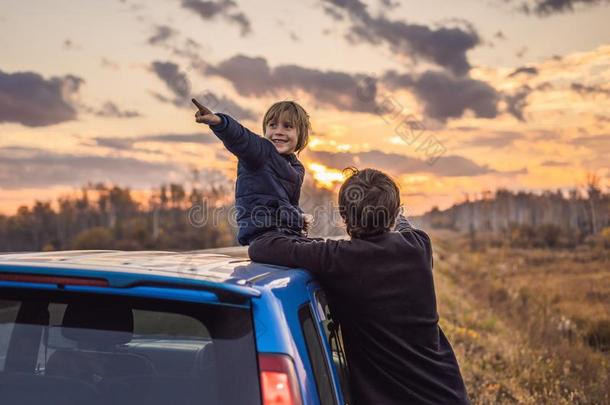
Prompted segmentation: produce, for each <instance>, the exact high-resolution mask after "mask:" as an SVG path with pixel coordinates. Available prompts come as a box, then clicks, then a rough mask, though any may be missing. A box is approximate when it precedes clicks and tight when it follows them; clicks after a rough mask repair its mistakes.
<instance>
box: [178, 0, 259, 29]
mask: <svg viewBox="0 0 610 405" xmlns="http://www.w3.org/2000/svg"><path fill="white" fill-rule="evenodd" d="M182 7H184V8H186V9H189V10H192V11H194V12H196V13H197V14H198V15H199V16H200V17H201V18H203V19H204V20H213V19H215V18H217V17H222V18H224V19H225V20H226V21H228V22H229V23H232V24H236V25H237V26H239V28H240V33H241V36H242V37H243V36H246V35H248V34H249V33H250V32H251V31H252V27H251V23H250V20H249V19H248V17H246V15H245V14H244V13H243V12H241V11H236V10H235V9H236V8H237V3H236V2H235V1H233V0H218V1H201V0H182Z"/></svg>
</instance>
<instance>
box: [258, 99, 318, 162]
mask: <svg viewBox="0 0 610 405" xmlns="http://www.w3.org/2000/svg"><path fill="white" fill-rule="evenodd" d="M282 117H285V118H286V119H287V120H288V121H289V122H290V123H291V124H292V125H294V127H295V128H296V130H297V134H298V136H299V138H298V140H297V146H296V148H295V152H297V153H298V152H300V151H302V150H303V149H305V147H306V146H307V143H308V142H309V130H310V129H311V124H310V123H309V114H307V111H305V109H304V108H303V107H301V106H300V105H299V104H298V103H297V102H295V101H278V102H277V103H275V104H273V105H272V106H271V107H269V109H268V110H267V112H266V113H265V117H264V118H263V133H265V129H266V127H267V124H268V123H269V122H271V121H279V120H280V118H282Z"/></svg>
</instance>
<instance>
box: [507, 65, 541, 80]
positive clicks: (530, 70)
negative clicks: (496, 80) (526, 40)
mask: <svg viewBox="0 0 610 405" xmlns="http://www.w3.org/2000/svg"><path fill="white" fill-rule="evenodd" d="M518 74H527V75H530V76H536V75H537V74H538V68H536V67H534V66H521V67H519V68H517V69H515V70H514V71H513V72H512V73H511V74H509V75H508V77H515V76H517V75H518Z"/></svg>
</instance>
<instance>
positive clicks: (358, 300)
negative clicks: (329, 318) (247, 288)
mask: <svg viewBox="0 0 610 405" xmlns="http://www.w3.org/2000/svg"><path fill="white" fill-rule="evenodd" d="M396 230H397V231H398V232H385V233H382V234H380V235H376V236H373V237H369V238H365V239H355V238H353V239H351V240H327V241H322V240H317V241H314V240H308V239H306V238H291V237H287V236H284V235H281V234H279V233H276V232H270V233H268V234H265V235H263V236H261V237H260V238H259V239H257V240H256V241H254V242H253V244H252V245H250V248H249V254H250V258H251V259H252V260H254V261H257V262H264V263H271V264H278V265H284V266H289V267H300V268H304V269H306V270H309V271H311V272H312V273H314V274H315V275H316V277H317V278H318V280H319V281H320V283H321V284H322V286H323V287H324V288H325V289H326V291H327V296H328V297H329V304H330V309H331V312H332V314H333V318H334V319H335V320H336V321H337V322H338V323H339V324H340V326H341V330H342V336H343V342H344V346H345V352H346V357H347V363H348V366H349V370H350V386H351V391H352V403H353V404H356V405H373V404H374V405H386V404H435V405H437V404H451V405H457V404H468V403H469V402H468V397H467V394H466V388H465V386H464V382H463V380H462V376H461V374H460V369H459V366H458V363H457V360H456V358H455V355H454V353H453V350H452V348H451V345H450V344H449V342H448V341H447V338H446V337H445V335H444V334H443V331H442V330H441V328H440V327H439V326H438V314H437V311H436V298H435V292H434V281H433V277H432V247H431V244H430V238H429V237H428V235H427V234H426V233H425V232H423V231H421V230H417V229H414V228H412V227H411V226H410V224H409V223H408V222H407V221H406V219H404V218H401V219H400V220H399V223H398V225H397V228H396Z"/></svg>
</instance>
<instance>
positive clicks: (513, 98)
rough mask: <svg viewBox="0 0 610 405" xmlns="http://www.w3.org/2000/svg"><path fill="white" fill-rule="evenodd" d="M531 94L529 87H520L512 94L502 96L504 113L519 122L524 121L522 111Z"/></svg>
mask: <svg viewBox="0 0 610 405" xmlns="http://www.w3.org/2000/svg"><path fill="white" fill-rule="evenodd" d="M531 92H532V89H531V88H530V87H529V86H522V87H520V88H519V89H518V90H517V91H516V92H514V93H513V94H504V101H505V102H506V111H507V112H508V113H510V114H512V115H513V116H514V117H515V118H517V119H518V120H519V121H525V116H524V114H523V110H524V109H525V107H527V97H528V96H529V95H530V93H531Z"/></svg>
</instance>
